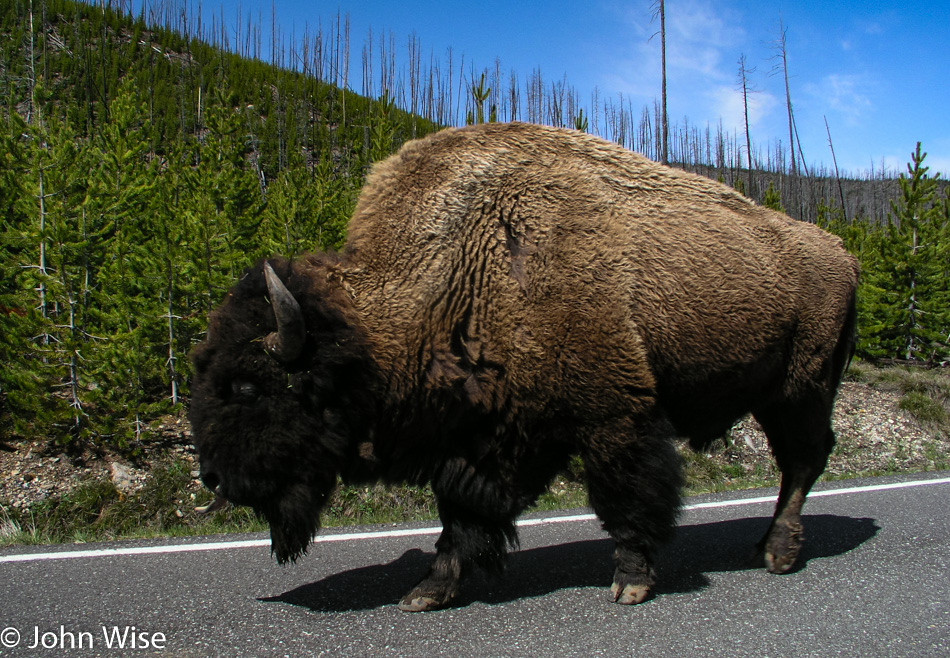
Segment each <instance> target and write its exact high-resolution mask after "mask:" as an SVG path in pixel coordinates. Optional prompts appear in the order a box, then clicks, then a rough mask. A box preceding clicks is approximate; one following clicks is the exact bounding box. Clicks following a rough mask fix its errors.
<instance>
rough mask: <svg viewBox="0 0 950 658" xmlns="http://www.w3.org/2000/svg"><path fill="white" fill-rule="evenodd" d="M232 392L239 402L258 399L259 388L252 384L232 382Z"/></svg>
mask: <svg viewBox="0 0 950 658" xmlns="http://www.w3.org/2000/svg"><path fill="white" fill-rule="evenodd" d="M231 392H232V393H233V394H234V397H235V398H237V399H239V400H248V401H249V400H255V399H257V386H255V385H254V384H252V383H251V382H240V381H237V382H231Z"/></svg>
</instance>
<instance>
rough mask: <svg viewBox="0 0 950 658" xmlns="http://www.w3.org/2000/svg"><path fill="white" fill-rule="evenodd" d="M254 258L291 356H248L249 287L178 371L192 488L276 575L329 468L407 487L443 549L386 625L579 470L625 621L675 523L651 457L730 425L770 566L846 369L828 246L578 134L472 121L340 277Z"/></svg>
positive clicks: (804, 489)
mask: <svg viewBox="0 0 950 658" xmlns="http://www.w3.org/2000/svg"><path fill="white" fill-rule="evenodd" d="M271 262H272V263H273V264H274V265H275V268H276V270H277V275H278V276H277V277H276V278H279V279H280V280H282V281H283V282H284V286H285V287H286V291H287V292H289V294H290V296H292V297H293V299H296V300H297V301H298V302H299V304H300V307H301V308H302V311H301V313H302V315H303V316H304V321H305V325H306V330H307V335H306V341H305V345H304V348H303V349H302V351H301V352H300V353H299V354H297V353H296V351H295V352H294V353H293V354H291V355H290V358H289V359H287V358H280V359H277V358H272V356H271V355H269V354H267V353H265V351H264V349H263V348H262V344H264V343H266V344H273V343H274V341H275V339H276V338H275V337H277V336H278V335H279V334H280V333H281V332H280V331H279V330H278V329H279V328H278V323H277V322H276V321H275V317H274V312H273V311H272V310H270V307H269V302H268V301H267V298H266V297H267V295H268V288H267V286H268V285H271V284H267V283H266V282H265V277H264V276H263V274H262V271H261V267H260V266H258V267H256V268H254V269H252V270H250V271H249V272H248V273H247V274H246V275H245V277H244V279H243V280H242V281H241V282H240V283H239V284H238V286H237V287H236V288H235V290H234V291H233V292H232V294H231V295H230V296H229V298H228V299H227V300H226V301H225V302H224V304H223V305H222V306H221V308H219V309H218V310H217V311H216V312H215V313H214V314H213V315H212V318H211V322H210V329H209V338H208V340H207V341H206V342H205V343H204V344H203V345H201V346H199V348H198V349H197V350H196V353H195V356H194V360H195V365H196V381H195V386H194V400H193V404H192V411H191V415H192V419H193V421H194V424H195V439H196V445H197V447H198V450H199V454H200V456H201V462H202V474H203V477H204V479H205V482H206V483H207V484H208V486H209V487H211V488H212V489H216V490H217V491H218V492H219V493H220V494H222V495H223V496H224V497H226V498H228V499H230V500H232V501H233V502H236V503H239V504H248V505H252V506H253V507H255V509H258V510H259V511H261V512H262V513H264V514H265V515H266V516H267V518H268V520H269V522H270V524H271V528H272V536H273V547H274V551H275V553H276V554H277V557H278V559H279V560H281V561H284V560H287V559H295V558H296V557H297V556H298V555H299V554H300V553H302V552H303V551H305V550H306V547H307V543H308V542H309V540H310V538H311V536H312V534H313V533H314V532H315V531H316V529H317V527H318V512H319V508H320V506H321V505H322V503H323V501H324V500H325V497H326V495H327V494H328V493H329V492H330V490H331V489H332V486H333V482H334V480H335V477H336V475H337V474H338V473H339V474H342V475H343V477H344V479H346V480H354V481H358V480H375V479H382V480H385V481H410V482H417V483H423V482H431V483H432V486H433V489H434V491H435V493H436V495H437V497H438V500H439V512H440V516H441V518H442V521H443V525H444V530H443V533H442V537H441V538H440V539H439V541H438V543H437V548H438V554H437V556H436V558H435V561H434V563H433V566H432V570H431V572H430V574H429V575H428V576H427V577H426V578H425V579H424V580H423V581H422V582H421V583H420V584H419V585H418V586H417V587H416V588H415V589H414V590H413V591H412V592H410V593H409V594H408V595H407V596H406V597H405V598H404V599H403V602H402V607H403V608H404V609H407V610H425V609H431V608H437V607H440V606H444V605H446V604H448V603H449V602H450V601H451V600H452V598H453V597H454V596H455V595H456V593H457V591H458V587H459V582H460V580H461V579H462V578H463V576H464V573H465V571H466V570H467V569H468V568H469V567H470V566H472V565H482V566H485V567H488V568H499V567H500V565H501V563H502V561H503V558H504V555H505V553H506V550H507V547H508V545H509V544H512V543H514V542H515V540H516V536H515V527H514V520H515V518H516V516H517V515H518V514H519V513H520V512H521V511H522V510H523V509H524V508H525V507H526V506H527V505H529V504H530V503H531V502H532V501H533V500H534V499H535V498H536V497H537V496H538V495H539V494H540V493H541V492H542V491H543V489H544V487H545V485H546V484H547V483H548V482H549V480H550V479H551V477H552V476H553V475H554V474H555V473H556V472H557V470H558V469H559V468H562V467H563V466H564V464H565V462H566V460H567V458H568V457H569V455H571V454H580V455H581V456H582V457H583V460H584V465H585V471H586V474H587V478H588V489H589V493H590V501H591V505H592V506H593V508H594V510H595V511H596V512H597V514H598V515H599V516H600V518H601V520H602V521H603V524H604V527H605V529H607V530H608V531H609V532H610V534H611V535H612V536H613V537H614V538H615V540H616V541H617V550H616V553H615V560H616V565H617V571H616V574H615V578H614V585H613V588H612V591H613V595H614V598H615V599H616V600H618V601H620V602H622V603H638V602H640V601H642V600H644V599H645V598H646V597H647V596H648V595H649V593H650V588H651V586H652V585H653V582H654V579H653V573H652V568H651V561H652V556H653V554H654V552H655V550H656V549H657V547H658V546H659V545H660V544H661V543H662V542H664V541H665V540H666V539H668V537H669V535H670V533H671V531H672V528H673V526H674V522H675V516H676V513H677V509H678V505H679V492H678V489H679V484H680V475H679V466H678V461H677V458H676V455H675V452H674V450H673V448H672V445H671V443H670V441H669V437H670V435H671V434H672V433H674V432H676V433H679V434H682V435H685V436H688V437H690V438H691V440H692V441H693V442H694V443H695V444H698V445H701V444H703V443H704V442H708V441H709V440H711V439H713V438H715V437H716V436H719V435H720V434H721V433H722V432H723V431H724V430H726V429H727V428H728V427H729V426H730V424H731V423H732V422H733V421H735V420H736V419H737V418H738V417H740V416H741V415H743V414H745V413H748V412H750V411H751V412H752V413H754V414H755V416H756V418H757V419H759V421H760V422H761V423H762V425H763V427H764V428H765V430H766V432H767V434H768V436H769V440H770V442H771V444H772V447H773V451H774V453H775V456H776V459H777V461H778V464H779V466H780V468H781V469H782V472H783V482H782V491H781V493H780V496H779V503H778V507H777V509H776V515H775V520H774V522H773V525H772V527H771V528H770V529H769V532H768V533H767V535H766V537H765V538H763V541H762V542H761V544H760V548H761V549H762V552H763V554H764V557H765V560H766V564H767V566H768V568H769V569H770V570H772V571H776V572H782V571H785V570H787V569H788V568H790V567H791V565H792V563H793V562H794V560H795V557H796V555H797V553H798V549H799V546H800V532H799V530H800V512H801V505H802V504H803V503H804V499H805V495H806V494H807V493H808V490H809V488H810V487H811V485H812V484H813V482H814V481H815V479H816V478H817V477H818V476H819V475H820V474H821V472H822V470H823V469H824V466H825V461H826V459H827V455H828V453H829V451H830V450H831V447H832V445H833V443H834V435H833V433H832V431H831V427H830V416H831V407H832V403H833V398H834V394H835V390H836V388H837V385H838V383H839V380H840V376H841V372H842V370H843V368H844V366H845V364H846V362H847V359H848V358H849V356H850V352H851V348H852V337H853V331H854V292H855V287H856V280H857V266H856V263H855V261H854V259H853V258H851V257H850V256H849V255H848V254H847V253H846V252H845V251H844V249H843V248H842V246H841V243H840V241H838V240H837V239H836V238H834V237H832V236H830V235H828V234H826V233H824V232H822V231H821V230H819V229H818V228H816V227H814V226H810V225H806V224H802V223H798V222H795V221H793V220H791V219H789V218H788V217H786V216H784V215H780V214H778V213H775V212H772V211H770V210H767V209H765V208H761V207H759V206H756V205H754V204H753V203H751V202H749V201H748V200H747V199H745V198H744V197H742V196H740V195H739V194H737V193H735V192H734V191H732V190H730V189H728V188H726V187H724V186H722V185H719V184H717V183H714V182H712V181H709V180H707V179H705V178H701V177H698V176H693V175H690V174H686V173H683V172H680V171H677V170H674V169H670V168H666V167H662V166H659V165H657V164H655V163H653V162H651V161H649V160H647V159H645V158H643V157H641V156H639V155H636V154H634V153H631V152H629V151H626V150H624V149H622V148H620V147H618V146H616V145H614V144H610V143H607V142H604V141H602V140H600V139H597V138H595V137H590V136H588V135H585V134H581V133H577V132H572V131H564V130H556V129H552V128H546V127H541V126H534V125H527V124H517V123H516V124H490V125H483V126H477V127H469V128H462V129H453V130H446V131H443V132H440V133H438V134H436V135H433V136H430V137H428V138H425V139H422V140H418V141H414V142H410V143H409V144H407V145H406V146H405V147H404V148H403V149H402V150H401V151H400V152H399V153H398V154H396V155H395V156H393V157H391V158H389V159H388V160H386V161H385V162H383V163H381V164H379V165H377V166H376V167H375V168H374V169H373V171H372V173H371V174H370V177H369V180H368V181H367V183H366V186H365V187H364V190H363V192H362V194H361V196H360V200H359V204H358V206H357V208H356V212H355V214H354V216H353V219H352V221H351V223H350V228H349V239H348V242H347V245H346V249H345V250H344V252H343V253H342V254H341V255H340V256H331V255H320V254H318V255H312V256H307V257H305V258H303V259H301V260H298V261H296V262H293V263H288V262H286V261H281V260H274V261H271ZM284 286H281V285H280V284H279V283H278V284H277V287H276V288H271V289H270V296H271V297H281V298H282V299H290V297H289V296H287V295H285V294H284V293H283V292H280V290H279V288H282V287H284ZM293 299H290V302H289V303H290V305H292V306H295V305H294V304H293ZM288 322H289V321H288ZM285 324H287V323H285ZM272 333H273V336H270V337H268V339H267V340H264V338H265V336H268V334H272Z"/></svg>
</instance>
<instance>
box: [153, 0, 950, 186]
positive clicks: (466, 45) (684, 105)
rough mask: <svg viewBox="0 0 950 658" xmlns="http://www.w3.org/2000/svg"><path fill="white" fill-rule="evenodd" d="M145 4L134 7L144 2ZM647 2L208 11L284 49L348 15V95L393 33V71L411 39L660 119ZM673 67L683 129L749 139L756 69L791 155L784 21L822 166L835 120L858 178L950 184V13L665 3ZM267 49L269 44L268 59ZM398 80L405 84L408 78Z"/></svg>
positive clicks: (844, 159) (841, 147)
mask: <svg viewBox="0 0 950 658" xmlns="http://www.w3.org/2000/svg"><path fill="white" fill-rule="evenodd" d="M136 4H138V2H136ZM651 5H652V1H651V0H628V1H625V2H624V1H620V0H587V1H586V2H578V1H577V0H569V1H568V0H545V1H543V2H535V1H517V0H477V1H476V0H470V1H467V2H464V3H453V2H445V1H444V0H443V1H441V2H437V1H433V0H401V1H399V2H383V1H381V0H378V1H372V0H365V1H357V0H352V1H350V2H339V3H331V2H313V1H305V0H224V1H218V0H203V1H202V7H203V10H204V11H205V12H206V13H208V12H213V13H215V15H217V16H223V17H224V20H225V22H226V23H228V22H232V21H235V20H236V19H237V16H238V15H239V12H240V15H241V16H243V21H244V22H245V23H246V22H247V20H248V18H249V17H250V18H252V19H253V21H254V22H256V23H258V24H259V25H260V26H261V28H262V32H263V34H264V37H265V39H266V38H267V35H268V34H269V33H270V32H271V17H272V15H273V16H274V17H275V19H276V22H277V25H278V27H279V31H280V33H281V34H282V35H283V37H284V39H290V38H291V37H292V36H298V37H299V36H300V35H302V34H303V33H304V31H305V30H306V29H308V28H309V29H310V30H311V31H315V30H316V29H317V28H318V27H320V26H322V27H323V29H324V30H326V29H327V27H328V26H329V25H330V24H331V23H332V22H334V21H335V17H336V15H337V14H338V12H339V13H340V14H342V15H348V16H349V21H350V38H351V43H352V48H353V56H352V59H351V64H350V69H351V72H350V80H351V81H350V86H351V87H352V88H353V89H354V90H356V91H359V89H360V82H359V79H358V78H359V73H360V51H361V48H362V45H363V43H364V42H365V40H366V36H367V34H368V33H369V31H370V30H372V31H373V34H374V35H375V37H374V39H376V40H377V41H378V38H379V35H380V34H387V35H388V34H391V35H392V38H393V43H394V44H395V45H396V52H397V67H398V66H401V65H402V64H404V62H405V61H406V59H407V46H406V44H407V42H408V37H409V35H411V34H415V35H416V37H418V41H419V43H420V44H421V47H422V58H423V61H424V62H428V61H429V59H430V57H434V58H436V59H440V60H441V61H442V62H443V64H444V63H445V56H446V53H447V50H448V49H449V48H450V47H451V49H452V51H453V60H454V62H455V64H456V65H458V64H459V62H460V61H461V58H462V57H464V61H465V67H466V72H467V71H468V70H470V67H471V65H474V66H475V67H476V69H478V68H485V67H488V68H493V67H494V66H495V62H496V59H497V60H499V61H500V63H501V67H502V70H503V71H505V72H508V71H515V72H517V74H518V76H519V79H520V80H521V81H522V84H523V83H524V81H525V80H526V79H527V77H528V76H529V74H530V73H531V72H532V71H533V70H534V69H540V70H541V72H542V74H543V76H544V78H545V79H546V80H547V81H548V82H549V83H550V82H551V81H554V80H558V79H562V78H564V77H565V76H566V79H567V81H568V83H569V84H570V85H571V86H573V87H574V88H575V89H576V90H577V91H578V92H579V96H580V98H581V100H582V101H583V102H584V103H585V104H589V103H590V99H591V94H592V92H593V90H594V89H595V88H596V89H597V91H598V95H599V98H600V99H601V101H603V100H604V99H606V98H617V97H618V96H619V94H623V96H624V97H625V98H627V99H628V100H631V101H632V102H633V103H634V105H635V106H637V107H642V106H643V105H649V106H651V107H652V104H653V102H654V99H655V98H658V96H659V90H660V76H659V71H660V66H659V57H660V53H659V39H658V38H655V39H652V40H651V39H650V37H651V35H653V34H654V33H655V32H656V31H657V30H658V29H659V24H658V22H651V17H652V11H651ZM666 15H667V62H668V79H669V83H668V84H669V115H670V121H671V122H677V121H680V122H681V121H682V120H683V118H684V117H687V118H688V120H689V123H690V124H692V125H696V126H699V127H701V128H704V127H705V126H706V125H707V124H709V125H710V126H713V127H715V126H716V125H717V124H718V123H719V121H720V119H721V120H722V122H723V126H724V127H725V129H726V130H727V131H729V132H733V131H736V132H737V133H738V134H740V135H741V134H742V127H741V126H742V102H741V94H740V93H739V92H738V91H737V84H738V83H737V73H738V63H737V62H738V59H739V57H740V55H742V54H744V55H745V56H746V60H747V66H748V67H755V69H756V70H755V72H754V73H752V74H751V77H750V82H751V84H752V85H753V86H754V87H755V88H756V89H758V92H757V93H755V94H753V95H752V103H753V107H752V126H751V131H750V132H751V133H752V139H753V142H755V143H757V144H760V145H763V144H766V143H769V142H774V141H775V140H779V139H781V140H782V142H783V143H784V144H786V145H787V142H788V126H787V116H786V114H785V97H784V82H783V80H782V77H781V75H769V72H770V71H771V70H772V69H773V67H774V65H775V63H776V62H775V61H774V59H772V58H773V57H774V55H775V54H776V51H775V49H774V48H773V47H772V44H773V43H774V42H775V41H776V39H777V38H778V37H779V34H780V31H779V20H780V19H781V21H782V22H783V24H784V26H785V28H786V30H787V32H786V38H787V53H788V65H789V73H790V75H791V78H790V81H789V82H790V87H791V96H792V102H793V106H794V108H795V114H796V122H797V126H798V132H799V137H800V140H801V143H802V149H803V152H804V154H805V157H806V159H807V161H808V163H809V164H810V165H820V164H825V165H827V166H829V167H830V166H831V152H830V150H829V148H828V138H827V134H826V129H825V118H827V121H828V124H829V126H830V129H831V135H832V138H833V140H834V146H835V151H836V155H837V159H838V165H839V167H841V168H842V169H843V170H846V171H849V172H851V173H853V174H858V175H861V174H863V173H864V172H866V171H867V170H870V169H871V168H872V166H873V168H874V169H875V170H879V169H880V168H881V166H882V165H883V166H884V167H886V168H890V169H891V170H893V171H896V170H900V171H903V170H904V168H905V165H906V162H907V161H908V160H909V157H910V153H911V151H913V149H914V147H915V145H916V143H917V142H918V141H921V142H922V143H923V148H924V150H925V151H927V152H928V154H929V155H928V158H927V161H926V164H929V165H930V167H931V173H932V174H933V173H936V172H938V171H939V172H941V173H942V174H943V177H944V178H947V177H948V174H950V73H948V72H947V71H948V69H947V62H948V61H950V2H948V1H947V0H939V1H934V0H931V1H930V2H925V3H910V4H907V3H904V4H903V5H902V6H901V7H900V9H897V8H896V5H895V4H894V3H893V2H880V1H878V0H860V1H854V2H844V1H841V0H800V1H799V2H779V1H771V0H757V1H756V2H747V1H746V2H742V1H740V0H668V2H667V7H666ZM265 48H266V46H265ZM397 73H398V71H397Z"/></svg>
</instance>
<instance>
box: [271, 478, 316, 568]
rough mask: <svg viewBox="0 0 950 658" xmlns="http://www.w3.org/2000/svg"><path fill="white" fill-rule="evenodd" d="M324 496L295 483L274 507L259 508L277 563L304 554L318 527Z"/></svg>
mask: <svg viewBox="0 0 950 658" xmlns="http://www.w3.org/2000/svg"><path fill="white" fill-rule="evenodd" d="M326 498H327V495H326V494H323V493H316V492H314V491H311V490H310V489H309V488H308V487H306V486H304V485H296V486H294V487H293V488H292V489H291V490H290V492H289V493H288V494H287V495H285V496H283V497H282V498H281V499H280V501H279V502H278V503H277V504H276V505H275V506H273V507H271V506H268V507H265V508H264V509H262V510H261V511H262V512H263V515H264V517H265V518H266V519H267V523H268V524H269V525H270V538H271V553H273V555H274V557H275V558H276V559H277V562H278V564H286V563H287V562H296V561H297V559H298V558H299V557H301V556H302V555H304V554H306V552H307V549H308V548H309V547H310V541H311V540H312V539H313V537H314V536H315V535H316V534H317V531H318V530H319V529H320V509H321V508H322V507H323V503H324V501H325V500H326Z"/></svg>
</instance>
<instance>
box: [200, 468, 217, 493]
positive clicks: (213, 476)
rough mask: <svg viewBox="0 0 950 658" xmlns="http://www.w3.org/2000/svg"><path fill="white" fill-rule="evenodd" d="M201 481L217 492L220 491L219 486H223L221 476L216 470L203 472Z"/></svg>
mask: <svg viewBox="0 0 950 658" xmlns="http://www.w3.org/2000/svg"><path fill="white" fill-rule="evenodd" d="M201 481H202V482H204V483H205V486H206V487H208V488H209V489H211V491H213V492H215V493H219V489H218V487H220V486H221V477H220V476H219V475H218V474H217V473H215V472H214V471H205V472H204V473H202V474H201Z"/></svg>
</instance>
